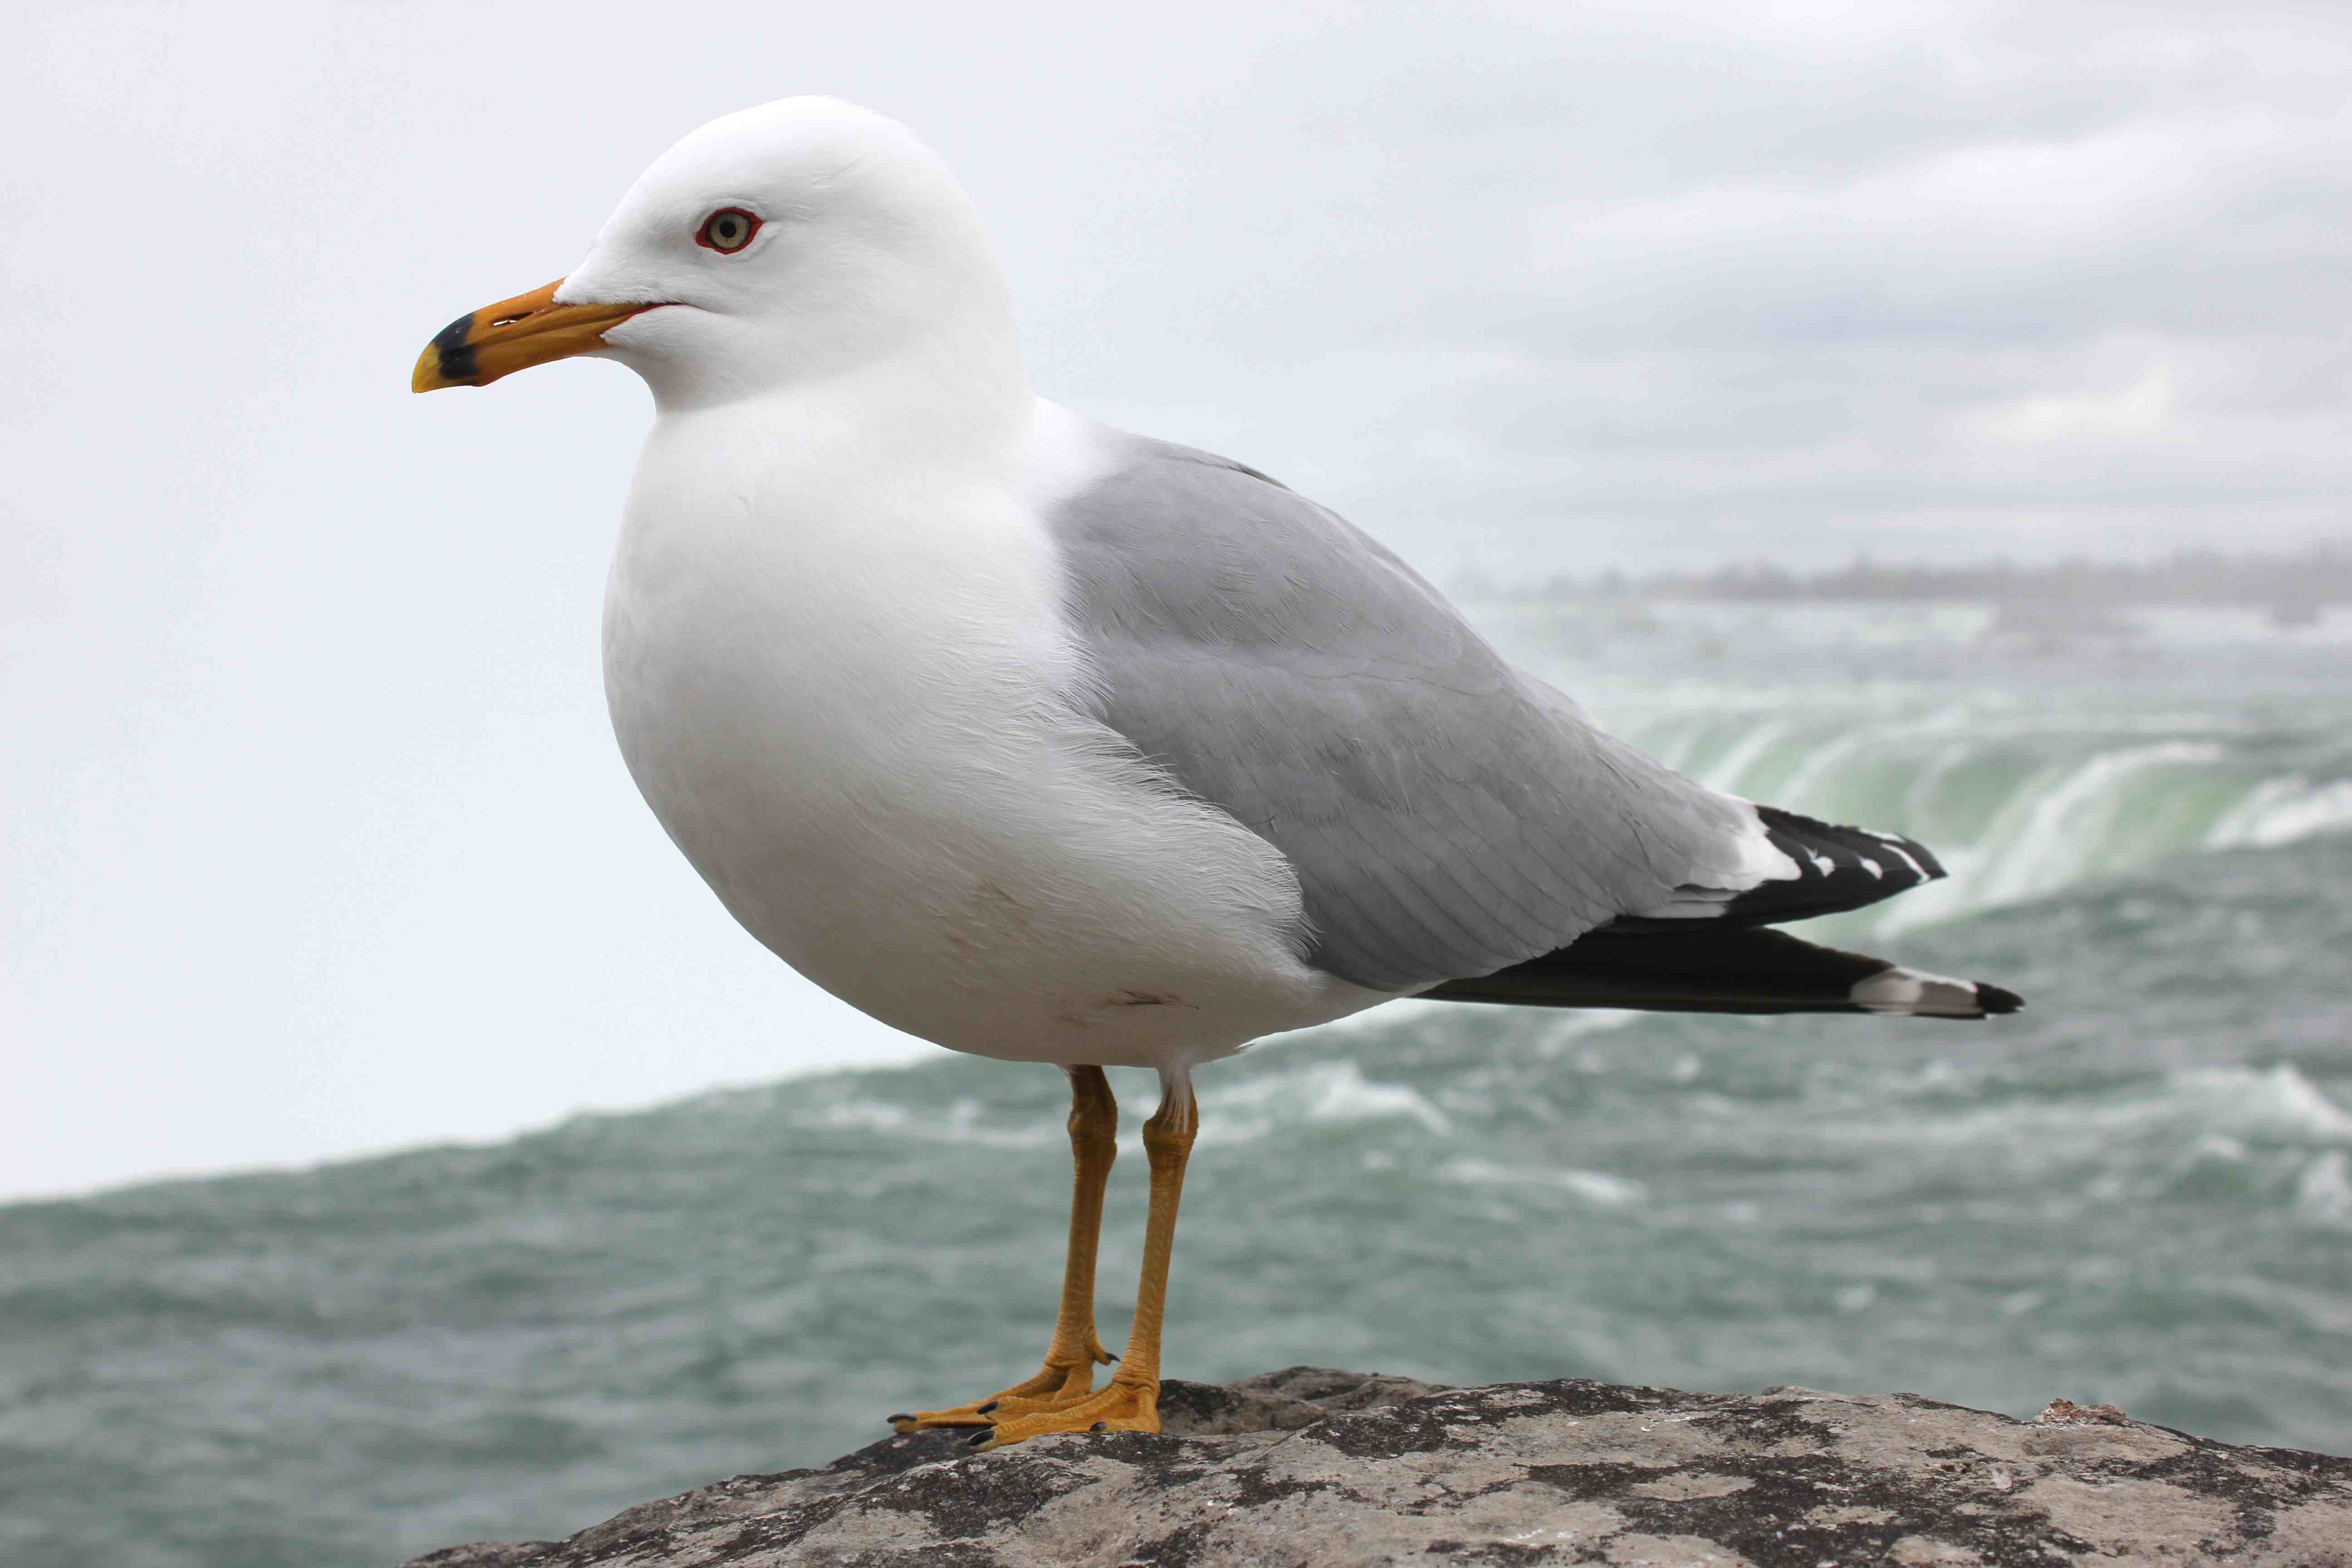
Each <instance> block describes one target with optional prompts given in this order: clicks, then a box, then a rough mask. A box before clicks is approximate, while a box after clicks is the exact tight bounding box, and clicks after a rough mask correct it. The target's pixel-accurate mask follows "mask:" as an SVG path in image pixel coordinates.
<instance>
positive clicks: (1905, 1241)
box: [0, 605, 2352, 1568]
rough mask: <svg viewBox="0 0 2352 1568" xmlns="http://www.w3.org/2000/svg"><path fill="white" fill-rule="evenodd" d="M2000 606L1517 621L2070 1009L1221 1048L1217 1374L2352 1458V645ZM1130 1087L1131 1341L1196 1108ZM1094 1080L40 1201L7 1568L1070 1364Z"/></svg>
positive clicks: (9, 1484)
mask: <svg viewBox="0 0 2352 1568" xmlns="http://www.w3.org/2000/svg"><path fill="white" fill-rule="evenodd" d="M1969 614H1970V613H1969V612H1966V611H1965V610H1955V609H1951V608H1948V607H1937V608H1920V609H1916V610H1911V611H1902V610H1899V609H1887V608H1883V607H1882V608H1875V609H1872V610H1869V611H1837V610H1827V609H1811V610H1806V609H1796V610H1786V609H1783V610H1775V611H1770V612H1767V611H1761V610H1756V609H1750V608H1747V607H1742V606H1725V605H1666V606H1651V607H1648V608H1635V607H1629V606H1622V605H1614V606H1612V605H1601V606H1582V607H1580V608H1577V609H1573V610H1569V609H1563V608H1561V607H1558V606H1540V605H1513V606H1489V607H1487V609H1486V612H1485V616H1484V618H1485V619H1486V620H1487V621H1488V623H1489V624H1491V625H1494V626H1497V627H1498V629H1499V631H1500V633H1501V635H1502V636H1503V637H1504V639H1505V640H1506V641H1507V642H1508V643H1509V644H1510V645H1511V647H1513V649H1514V651H1516V652H1517V653H1519V654H1520V655H1521V656H1522V657H1525V658H1528V660H1529V661H1530V662H1531V663H1534V664H1536V665H1538V667H1540V668H1544V669H1545V671H1546V672H1547V673H1548V674H1550V675H1551V676H1553V678H1554V679H1559V681H1560V682H1561V683H1562V684H1563V685H1566V686H1568V687H1570V689H1574V690H1576V691H1578V692H1579V693H1580V695H1582V696H1584V697H1585V698H1586V700H1587V701H1588V703H1589V705H1590V706H1591V707H1592V708H1594V709H1595V710H1596V711H1598V712H1599V713H1600V714H1601V716H1602V717H1604V718H1606V719H1608V720H1609V721H1611V722H1612V724H1614V725H1615V726H1617V727H1619V728H1620V729H1622V730H1623V731H1625V732H1627V733H1629V734H1631V735H1633V736H1634V737H1635V738H1637V739H1639V740H1640V741H1642V742H1643V743H1644V744H1645V745H1647V746H1650V747H1651V748H1653V749H1654V750H1655V751H1657V752H1660V753H1661V754H1663V755H1666V756H1668V757H1670V758H1671V759H1672V760H1674V761H1675V762H1676V763H1678V764H1679V765H1681V766H1683V767H1685V769H1687V770H1688V771H1691V772H1693V773H1696V774H1698V775H1699V776H1702V777H1705V778H1706V779H1708V780H1709V781H1710V782H1713V783H1716V784H1722V785H1725V786H1726V787H1731V788H1736V789H1738V790H1740V791H1741V792H1742V793H1745V794H1748V795H1756V796H1759V797H1760V798H1766V799H1771V800H1775V801H1778V802H1780V804H1784V805H1790V806H1794V807H1798V808H1801V809H1807V810H1812V811H1816V812H1819V813H1821V814H1823V815H1829V816H1841V817H1852V818H1857V819H1860V820H1863V821H1865V822H1868V823H1871V824H1873V825H1874V826H1885V827H1894V828H1902V829H1906V830H1908V831H1912V832H1916V833H1917V834H1919V835H1920V836H1921V837H1925V838H1927V840H1928V841H1929V842H1930V843H1932V844H1934V845H1935V846H1936V847H1937V848H1938V849H1939V850H1941V851H1945V852H1946V853H1947V858H1948V859H1949V861H1950V862H1951V863H1952V865H1953V866H1954V868H1955V870H1956V875H1955V877H1954V878H1953V879H1952V882H1951V883H1950V884H1948V885H1947V886H1946V887H1944V888H1939V889H1931V890H1929V892H1928V893H1927V894H1926V895H1922V896H1919V897H1918V898H1916V899H1915V900H1906V904H1912V903H1916V904H1918V905H1921V906H1922V907H1920V908H1918V909H1916V910H1911V909H1906V907H1905V906H1904V905H1896V906H1893V907H1890V908H1888V909H1886V910H1882V911H1877V912H1871V911H1865V912H1864V913H1862V914H1859V915H1857V916H1853V917H1844V918H1843V923H1842V924H1839V925H1836V926H1833V927H1832V928H1831V931H1829V932H1828V933H1827V934H1832V935H1835V936H1837V937H1838V938H1839V939H1840V940H1843V941H1848V942H1854V943H1858V944H1859V943H1865V942H1867V943H1873V944H1876V945H1877V946H1878V947H1880V948H1882V949H1884V950H1885V951H1888V952H1895V953H1899V954H1900V955H1901V956H1902V957H1904V958H1906V960H1909V961H1912V962H1916V963H1922V964H1925V965H1927V966H1931V967H1937V968H1941V969H1945V970H1947V971H1949V972H1954V973H1964V974H1972V975H1983V976H1986V977H1988V978H1992V979H1997V980H1999V981H2000V982H2001V983H2003V984H2010V985H2012V986H2014V987H2015V988H2016V989H2018V990H2020V991H2022V992H2024V993H2025V994H2026V995H2027V996H2028V998H2029V999H2030V1003H2031V1006H2030V1009H2029V1011H2027V1012H2026V1013H2025V1014H2023V1015H2021V1016H2019V1017H2017V1018H2015V1019H2012V1020H2006V1021H2003V1022H2000V1023H1998V1024H1994V1025H1954V1024H1933V1023H1926V1022H1903V1021H1894V1020H1875V1019H1849V1018H1796V1019H1743V1018H1683V1017H1672V1016H1642V1015H1628V1014H1606V1013H1588V1014H1540V1013H1518V1012H1512V1011H1507V1010H1500V1009H1486V1008H1476V1007H1452V1008H1448V1007H1444V1006H1439V1005H1401V1006H1397V1007H1392V1008H1389V1009H1383V1010H1382V1011H1381V1012H1379V1013H1376V1014H1374V1015H1371V1016H1369V1017H1368V1018H1366V1019H1363V1020H1359V1021H1356V1022H1354V1023H1353V1024H1351V1025H1349V1026H1341V1027H1338V1028H1334V1029H1329V1030H1324V1031H1319V1032H1315V1033H1310V1034H1307V1035H1302V1036H1297V1037H1290V1038H1288V1039H1285V1040H1281V1041H1278V1042H1274V1043H1270V1044H1268V1045H1267V1046H1265V1047H1262V1048H1260V1049H1259V1050H1257V1051H1255V1052H1253V1053H1251V1054H1250V1055H1249V1056H1247V1057H1244V1058H1241V1059H1240V1060H1237V1061H1234V1062H1232V1063H1228V1064H1224V1065H1223V1066H1221V1067H1218V1068H1213V1069H1212V1070H1211V1071H1210V1072H1209V1073H1208V1074H1206V1075H1204V1078H1203V1081H1202V1091H1203V1092H1202V1118H1203V1131H1202V1139H1201V1143H1200V1147H1199V1150H1198V1152H1197V1153H1196V1155H1195V1159H1194V1163H1193V1168H1192V1180H1191V1183H1190V1184H1189V1186H1188V1188H1187V1192H1186V1195H1185V1226H1184V1230H1183V1233H1182V1236H1181V1240H1180V1244H1179V1249H1178V1269H1177V1273H1176V1276H1175V1279H1174V1284H1173V1289H1172V1300H1171V1335H1170V1340H1169V1345H1168V1367H1169V1371H1170V1372H1171V1374H1173V1375H1179V1376H1185V1377H1195V1378H1221V1377H1226V1376H1233V1375H1239V1374H1242V1373H1250V1372H1255V1371H1260V1370H1264V1369H1265V1368H1268V1367H1274V1366H1279V1365H1283V1364H1286V1363H1294V1362H1300V1361H1316V1362H1326V1363H1339V1364H1343V1365H1355V1366H1361V1367H1369V1368H1378V1369H1381V1370H1384V1371H1391V1372H1400V1373H1412V1374H1415V1375H1418V1376H1423V1377H1429V1378H1435V1379H1440V1380H1444V1381H1461V1382H1467V1381H1486V1380H1494V1379H1502V1378H1528V1377H1545V1376H1559V1375H1569V1374H1576V1375H1586V1376H1595V1377H1604V1378H1612V1379H1618V1380H1623V1381H1639V1382H1645V1383H1655V1384H1679V1385H1682V1386H1685V1387H1699V1388H1709V1389H1727V1390H1728V1389H1740V1388H1753V1387H1758V1386H1761V1385H1764V1384H1775V1383H1804V1384H1816V1385H1824V1386H1832V1387H1838V1388H1845V1389H1853V1390H1859V1391H1872V1390H1884V1389H1895V1388H1901V1389H1910V1390H1916V1391H1917V1392H1921V1393H1925V1394H1931V1395H1935V1396H1937V1397H1940V1398H1945V1399H1952V1400H1958V1401H1962V1402H1965V1403H1969V1404H1973V1405H1987V1406H1990V1407H1992V1408H1996V1409H2003V1410H2008V1411H2011V1412H2014V1413H2020V1414H2024V1413H2030V1412H2031V1411H2032V1410H2033V1409H2035V1408H2038V1407H2039V1406H2040V1405H2042V1403H2043V1402H2045V1401H2046V1400H2048V1399H2049V1398H2051V1397H2052V1396H2053V1395H2057V1394H2065V1395H2067V1396H2069V1397H2072V1398H2075V1399H2078V1400H2084V1401H2086V1402H2088V1401H2097V1400H2107V1401H2113V1402H2114V1403H2116V1404H2119V1405H2123V1406H2124V1407H2125V1408H2126V1409H2128V1410H2130V1411H2131V1412H2133V1413H2134V1414H2135V1415H2141V1416H2144V1417H2147V1418H2149V1419H2153V1420H2157V1421H2159V1422H2163V1423H2166V1424H2168V1425H2174V1426H2185V1427H2189V1428H2191V1429H2194V1430H2197V1431H2200V1432H2204V1433H2208V1434H2210V1435H2213V1436H2221V1437H2225V1438H2231V1439H2235V1440H2241V1441H2260V1442H2268V1443H2278V1444H2288V1445H2294V1446H2300V1447H2315V1448H2322V1449H2328V1450H2332V1451H2335V1452H2339V1453H2340V1452H2352V963H2347V958H2346V955H2347V953H2352V835H2347V833H2346V832H2345V831H2344V830H2345V829H2346V828H2347V826H2352V694H2347V682H2346V680H2345V679H2344V677H2345V675H2346V673H2347V668H2346V667H2347V659H2346V655H2347V652H2352V628H2347V627H2345V626H2342V625H2340V624H2338V623H2333V622H2331V623H2326V624H2324V625H2323V626H2320V627H2318V628H2315V629H2313V630H2310V631H2307V632H2304V633H2298V634H2295V635H2293V636H2287V635H2282V634H2274V633H2271V632H2269V631H2267V630H2266V629H2265V628H2263V627H2262V626H2259V624H2256V623H2253V622H2252V621H2245V622H2240V621H2233V620H2231V619H2229V618H2227V617H2224V616H2203V617H2194V616H2184V617H2175V618H2173V619H2171V620H2158V621H2157V622H2155V623H2154V624H2153V625H2151V626H2148V627H2147V629H2146V630H2144V631H2143V632H2142V633H2141V634H2140V635H2139V636H2138V637H2132V638H2127V639H2114V640H2105V641H2100V642H2097V643H2095V644H2091V645H2088V646H2084V647H2073V648H2067V649H2063V650H2061V651H2059V652H2058V653H2056V654H2054V655H2053V653H2052V652H2050V651H2049V650H2047V649H2037V648H2022V649H2021V648H2015V647H2007V646H2005V645H2003V644H2001V643H2000V642H1998V641H1988V640H1986V639H1984V637H1982V635H1981V634H1982V632H1983V622H1982V617H1981V616H1978V617H1977V618H1976V619H1974V620H1971V619H1969ZM1759 648H1760V649H1769V657H1767V658H1759V654H1758V650H1759ZM1929 900H1936V901H1934V902H1930V901H1929ZM1823 923H1824V924H1827V923H1828V922H1823ZM1113 1076H1114V1083H1115V1085H1116V1087H1118V1089H1119V1090H1120V1091H1121V1093H1122V1094H1123V1095H1124V1096H1126V1097H1127V1100H1128V1105H1129V1115H1128V1118H1127V1126H1126V1131H1127V1138H1128V1143H1127V1152H1126V1155H1125V1157H1124V1158H1123V1159H1122V1161H1121V1164H1120V1168H1119V1170H1118V1173H1117V1175H1116V1176H1115V1177H1114V1194H1113V1205H1112V1209H1111V1214H1110V1217H1109V1222H1108V1233H1107V1234H1108V1241H1107V1245H1106V1247H1105V1258H1104V1268H1103V1279H1104V1282H1105V1284H1104V1291H1103V1311H1104V1316H1105V1327H1106V1331H1107V1337H1108V1336H1109V1335H1113V1334H1115V1332H1116V1331H1117V1330H1118V1328H1119V1327H1121V1326H1123V1323H1124V1317H1125V1310H1126V1301H1127V1297H1128V1292H1129V1291H1130V1290H1131V1289H1132V1284H1131V1282H1132V1279H1133V1277H1134V1271H1135V1268H1136V1265H1137V1239H1138V1236H1137V1233H1138V1231H1139V1226H1140V1218H1141V1195H1140V1189H1141V1166H1142V1162H1141V1159H1140V1157H1139V1149H1138V1148H1137V1146H1136V1144H1135V1129H1136V1125H1137V1123H1138V1121H1139V1118H1140V1115H1141V1114H1142V1113H1143V1112H1144V1111H1146V1110H1148V1109H1149V1102H1150V1098H1151V1089H1150V1085H1149V1083H1148V1081H1146V1080H1144V1079H1141V1078H1140V1077H1139V1076H1138V1075H1132V1074H1116V1073H1115V1074H1114V1075H1113ZM1063 1106H1064V1100H1063V1089H1062V1084H1061V1080H1060V1078H1059V1075H1058V1074H1056V1073H1055V1072H1053V1071H1052V1070H1051V1069H1048V1068H1019V1067H1011V1066H1006V1065H1003V1064H999V1063H992V1062H983V1061H975V1060H968V1059H964V1058H952V1057H946V1056H942V1057H940V1058H938V1059H937V1060H935V1061H931V1062H929V1063H926V1064H925V1065H923V1066H920V1067H917V1068H908V1069H902V1070H890V1071H869V1072H856V1073H844V1074H836V1075H832V1076H827V1077H821V1078H813V1079H799V1080H794V1081H789V1082H785V1083H781V1084H777V1085H773V1086H770V1087H766V1088H761V1089H751V1090H742V1091H734V1092H729V1093H725V1094H719V1095H713V1096H709V1097H707V1098H704V1099H701V1100H695V1101H691V1102H688V1103H685V1104H680V1105H674V1106H668V1107H664V1108H660V1109H656V1110H649V1111H645V1112H640V1113H635V1114H630V1115H617V1116H598V1117H588V1118H582V1119H580V1120H577V1121H571V1122H568V1123H566V1124H564V1125H562V1126H561V1127H558V1128H555V1129H553V1130H551V1131H544V1132H540V1133H535V1134H532V1135H530V1136H528V1137H523V1138H519V1139H516V1140H513V1141H512V1142H507V1143H504V1144H500V1145H498V1146H496V1147H491V1148H478V1149H433V1150H425V1151H419V1152H413V1153H405V1154H400V1155H395V1156H392V1157H388V1158H383V1159H376V1160H369V1161H363V1162H357V1163H346V1164H340V1165H335V1166H331V1167H328V1168H324V1169H320V1170H316V1171H310V1172H303V1173H273V1174H264V1175H251V1176H239V1177H229V1178H222V1179H217V1180H210V1181H200V1182H179V1183H172V1184H160V1185H151V1186H145V1187H140V1188H133V1189H130V1190H126V1191H121V1192H116V1193H111V1194H103V1195H100V1196H97V1197H92V1198H87V1199H80V1200H75V1201H70V1202H51V1203H39V1204H20V1205H13V1206H10V1207H6V1208H0V1562H5V1563H7V1564H9V1565H10V1568H63V1565H65V1564H69V1563H70V1564H76V1565H79V1564H85V1563H106V1564H109V1565H110V1568H115V1565H119V1568H164V1565H172V1568H182V1565H194V1564H203V1565H206V1568H213V1565H218V1568H280V1565H284V1568H295V1565H298V1564H299V1565H301V1568H341V1565H345V1564H349V1565H352V1568H358V1565H362V1564H389V1563H394V1562H397V1561H398V1560H400V1559H401V1558H402V1557H403V1556H404V1555H406V1554H408V1553H410V1552H417V1551H422V1550H424V1549H425V1548H428V1547H431V1546H435V1545H439V1544H443V1543H446V1542H452V1541H458V1540H466V1539H476V1538H482V1537H504V1538H509V1539H511V1538H516V1537H522V1536H530V1535H536V1534H560V1533H564V1532H568V1531H571V1530H572V1529H576V1528H578V1527H579V1526H581V1525H583V1524H585V1523H588V1522H591V1521H593V1520H596V1519H599V1518H601V1517H603V1516H604V1515H605V1514H608V1513H610V1512H612V1511H614V1510H616V1509H618V1508H620V1507H622V1506H624V1505H625V1504H627V1503H630V1502H634V1501H637V1500H642V1499H645V1498H648V1497H652V1496H656V1495H658V1494H661V1493H663V1492H667V1491H670V1490H676V1489H681V1488H684V1487H687V1486H689V1485H693V1484H696V1483H698V1482H701V1481H704V1480H708V1479H713V1478H715V1477H718V1476H720V1475H724V1474H729V1473H732V1472H737V1471H743V1470H773V1469H779V1468H785V1467H788V1466H793V1465H803V1464H811V1463H821V1462H823V1461H824V1459H826V1458H830V1457H832V1456H833V1455H835V1454H836V1453H839V1452H842V1451H844V1450H846V1449H848V1448H850V1447H856V1446H858V1445H860V1444H862V1443H864V1442H866V1441H868V1440H870V1439H872V1438H873V1437H875V1436H879V1435H881V1434H882V1432H883V1431H884V1428H883V1426H882V1425H881V1420H880V1418H881V1416H882V1415H883V1414H884V1413H886V1412H888V1411H891V1410H896V1409H903V1408H906V1407H908V1405H914V1404H921V1403H933V1402H939V1401H944V1400H951V1399H958V1398H962V1397H966V1396H969V1395H971V1394H976V1393H979V1392H982V1390H983V1389H985V1388H988V1387H992V1386H995V1385H996V1384H999V1383H1002V1382H1004V1381H1009V1380H1010V1379H1012V1378H1013V1377H1016V1376H1019V1375H1024V1374H1025V1373H1026V1372H1027V1371H1028V1370H1030V1369H1031V1368H1032V1367H1033V1366H1034V1362H1035V1358H1036V1354H1037V1352H1038V1350H1039V1349H1040V1348H1041V1347H1042V1344H1043V1341H1044V1337H1045V1329H1046V1327H1047V1324H1048V1321H1049V1318H1050V1313H1051V1310H1052V1301H1053V1295H1054V1290H1055V1283H1056V1280H1057V1270H1058V1268H1059V1247H1060V1237H1061V1230H1062V1223H1063V1205H1064V1202H1065V1198H1066V1181H1067V1163H1066V1161H1067V1156H1066V1146H1065V1144H1064V1142H1063V1135H1062V1131H1061V1127H1060V1121H1061V1116H1062V1111H1063Z"/></svg>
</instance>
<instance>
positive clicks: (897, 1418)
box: [882, 1410, 914, 1426]
mask: <svg viewBox="0 0 2352 1568" xmlns="http://www.w3.org/2000/svg"><path fill="white" fill-rule="evenodd" d="M882 1419H883V1420H885V1421H887V1422H888V1423H890V1425H891V1426H897V1425H898V1423H899V1422H901V1421H912V1420H913V1419H914V1416H913V1415H910V1414H908V1412H907V1411H904V1410H901V1411H899V1412H898V1414H897V1415H885V1416H884V1417H882Z"/></svg>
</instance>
